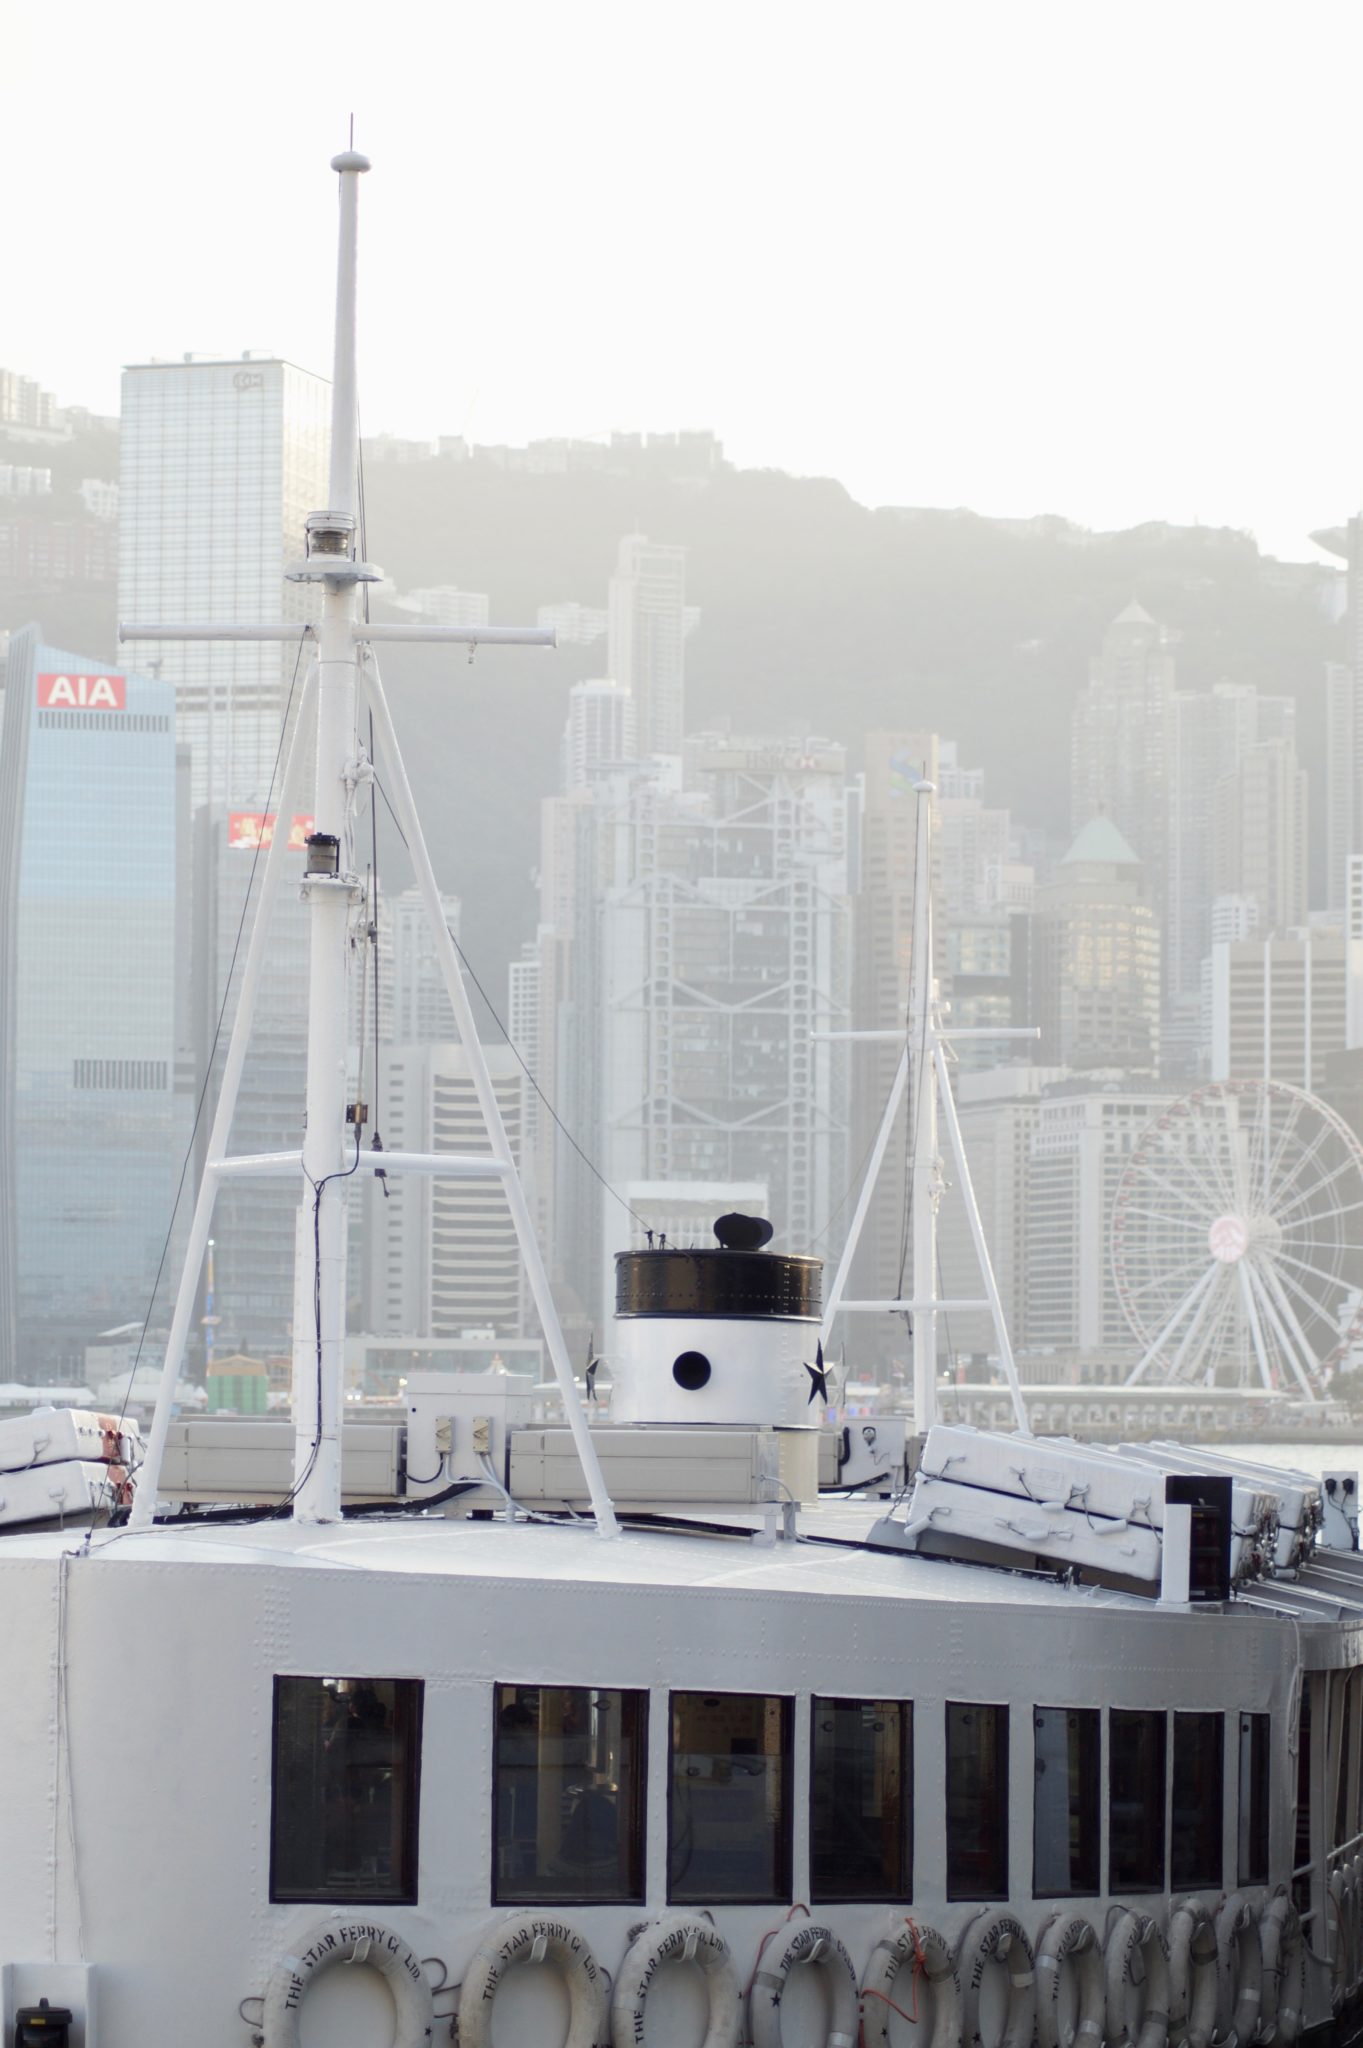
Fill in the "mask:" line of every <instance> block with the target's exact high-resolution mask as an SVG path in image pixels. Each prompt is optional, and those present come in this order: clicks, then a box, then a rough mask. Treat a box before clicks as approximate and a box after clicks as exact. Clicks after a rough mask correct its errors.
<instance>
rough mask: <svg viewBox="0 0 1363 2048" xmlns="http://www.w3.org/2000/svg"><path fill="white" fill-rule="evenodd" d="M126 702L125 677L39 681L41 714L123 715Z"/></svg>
mask: <svg viewBox="0 0 1363 2048" xmlns="http://www.w3.org/2000/svg"><path fill="white" fill-rule="evenodd" d="M127 702H128V679H127V677H126V676H60V675H40V676H39V677H38V708H39V710H40V711H122V710H124V709H125V708H126V705H127Z"/></svg>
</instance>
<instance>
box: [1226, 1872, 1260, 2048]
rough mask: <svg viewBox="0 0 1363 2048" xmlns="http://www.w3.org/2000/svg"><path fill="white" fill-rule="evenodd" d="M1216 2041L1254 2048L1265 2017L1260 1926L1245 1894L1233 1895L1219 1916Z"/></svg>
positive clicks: (1233, 1893) (1243, 2047)
mask: <svg viewBox="0 0 1363 2048" xmlns="http://www.w3.org/2000/svg"><path fill="white" fill-rule="evenodd" d="M1216 1983H1217V1995H1216V2038H1217V2040H1218V2041H1224V2042H1226V2043H1228V2044H1229V2043H1230V2042H1231V2040H1232V2038H1233V2039H1234V2041H1235V2043H1236V2044H1237V2048H1250V2043H1251V2042H1252V2041H1253V2040H1254V2039H1255V2038H1256V2036H1257V2035H1258V2032H1259V2022H1260V2020H1261V2019H1262V2017H1263V2003H1264V1963H1263V1957H1262V1956H1261V1955H1260V1953H1259V1922H1258V1917H1257V1915H1256V1914H1255V1911H1254V1908H1253V1906H1252V1905H1251V1904H1250V1902H1249V1900H1248V1899H1247V1898H1246V1897H1245V1895H1244V1893H1243V1892H1232V1893H1231V1895H1230V1897H1229V1898H1228V1899H1227V1900H1226V1903H1225V1905H1224V1906H1223V1907H1222V1908H1221V1911H1220V1912H1219V1913H1218V1914H1217V1916H1216Z"/></svg>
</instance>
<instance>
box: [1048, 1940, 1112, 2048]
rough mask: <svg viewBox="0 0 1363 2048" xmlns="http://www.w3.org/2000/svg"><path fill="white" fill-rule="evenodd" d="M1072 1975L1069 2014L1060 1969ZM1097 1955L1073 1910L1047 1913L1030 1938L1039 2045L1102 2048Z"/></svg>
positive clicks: (1100, 1978)
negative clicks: (1073, 1994)
mask: <svg viewBox="0 0 1363 2048" xmlns="http://www.w3.org/2000/svg"><path fill="white" fill-rule="evenodd" d="M1067 1971H1068V1972H1069V1973H1070V1974H1071V1975H1072V1976H1073V1978H1074V1980H1075V1988H1076V1993H1077V2000H1076V2008H1075V2017H1074V2020H1073V2022H1071V2020H1070V2019H1069V2017H1068V2015H1067V2010H1066V2000H1065V1986H1064V1980H1065V1975H1066V1972H1067ZM1103 2010H1104V1999H1103V1960H1102V1954H1101V1952H1100V1950H1099V1947H1098V1937H1097V1935H1096V1934H1095V1933H1094V1931H1093V1928H1092V1927H1091V1926H1090V1924H1089V1922H1088V1921H1087V1920H1085V1919H1084V1917H1083V1915H1082V1914H1079V1913H1063V1912H1062V1913H1053V1914H1052V1915H1051V1917H1050V1919H1049V1920H1047V1921H1046V1922H1045V1924H1044V1925H1043V1927H1042V1929H1041V1932H1040V1934H1038V1936H1037V1938H1036V2033H1037V2039H1038V2041H1039V2042H1040V2043H1041V2048H1075V2044H1076V2043H1078V2044H1081V2048H1102V2040H1103Z"/></svg>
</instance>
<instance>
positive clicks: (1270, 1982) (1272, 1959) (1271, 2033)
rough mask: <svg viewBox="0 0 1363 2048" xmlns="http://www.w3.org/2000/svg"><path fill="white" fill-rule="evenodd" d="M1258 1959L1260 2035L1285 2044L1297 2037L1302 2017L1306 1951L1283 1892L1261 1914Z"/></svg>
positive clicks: (1293, 1909)
mask: <svg viewBox="0 0 1363 2048" xmlns="http://www.w3.org/2000/svg"><path fill="white" fill-rule="evenodd" d="M1259 1960H1260V1963H1261V1965H1262V1969H1263V1987H1264V2004H1263V2020H1262V2024H1261V2034H1262V2038H1263V2039H1264V2040H1265V2041H1273V2042H1284V2043H1287V2044H1290V2043H1291V2042H1293V2041H1297V2040H1300V2038H1301V2031H1302V2026H1303V2022H1304V2017H1305V2015H1304V2005H1305V2000H1306V1984H1305V1977H1304V1965H1305V1961H1306V1951H1305V1948H1304V1947H1303V1944H1302V1932H1301V1916H1300V1914H1299V1913H1298V1912H1297V1909H1296V1907H1295V1906H1294V1905H1293V1903H1292V1901H1291V1899H1290V1898H1289V1897H1288V1895H1287V1893H1286V1892H1279V1893H1278V1895H1277V1897H1276V1898H1274V1899H1270V1901H1269V1903H1268V1905H1267V1906H1266V1907H1265V1908H1264V1910H1263V1913H1262V1914H1261V1915H1260V1918H1259Z"/></svg>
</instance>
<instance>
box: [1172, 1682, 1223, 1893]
mask: <svg viewBox="0 0 1363 2048" xmlns="http://www.w3.org/2000/svg"><path fill="white" fill-rule="evenodd" d="M1224 1742H1225V1721H1224V1719H1223V1717H1222V1716H1221V1715H1220V1714H1175V1716H1174V1802H1173V1806H1174V1811H1173V1834H1172V1842H1171V1847H1172V1852H1173V1853H1172V1858H1171V1861H1172V1871H1171V1875H1170V1880H1169V1881H1170V1883H1171V1884H1172V1886H1173V1888H1174V1890H1175V1891H1193V1890H1196V1889H1198V1888H1199V1887H1202V1886H1208V1887H1210V1886H1213V1885H1214V1886H1217V1887H1219V1886H1220V1883H1221V1815H1222V1806H1223V1789H1224V1785H1225V1769H1224V1761H1223V1759H1224Z"/></svg>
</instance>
